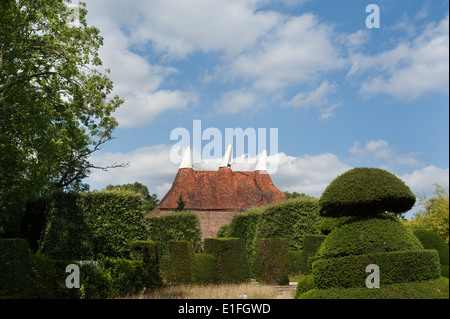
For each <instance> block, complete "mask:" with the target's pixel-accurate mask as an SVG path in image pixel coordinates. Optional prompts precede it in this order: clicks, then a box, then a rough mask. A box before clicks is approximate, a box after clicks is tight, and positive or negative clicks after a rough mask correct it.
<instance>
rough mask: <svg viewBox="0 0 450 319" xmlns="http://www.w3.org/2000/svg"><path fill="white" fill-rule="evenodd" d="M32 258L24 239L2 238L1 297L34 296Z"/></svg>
mask: <svg viewBox="0 0 450 319" xmlns="http://www.w3.org/2000/svg"><path fill="white" fill-rule="evenodd" d="M33 288H34V287H33V277H32V259H31V256H30V252H29V248H28V245H27V242H26V241H25V240H24V239H18V238H17V239H16V238H7V239H0V299H4V298H13V299H16V298H32V297H33V294H34V291H33Z"/></svg>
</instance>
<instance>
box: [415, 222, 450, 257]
mask: <svg viewBox="0 0 450 319" xmlns="http://www.w3.org/2000/svg"><path fill="white" fill-rule="evenodd" d="M414 235H415V236H416V237H417V238H418V239H419V240H420V242H421V243H422V245H423V248H425V249H436V250H437V251H438V254H439V261H440V263H441V265H448V260H449V249H448V245H447V242H446V241H445V239H444V238H442V237H441V236H439V234H438V233H436V232H434V231H432V230H423V229H418V230H416V231H414Z"/></svg>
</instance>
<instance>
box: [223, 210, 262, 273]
mask: <svg viewBox="0 0 450 319" xmlns="http://www.w3.org/2000/svg"><path fill="white" fill-rule="evenodd" d="M263 211H264V209H263V208H254V209H250V210H247V211H245V212H244V213H236V214H234V215H233V218H232V219H231V222H230V224H228V225H229V226H228V230H227V231H226V232H225V233H224V234H223V235H222V237H229V238H242V240H243V241H244V245H245V251H246V254H247V258H248V261H249V263H250V264H252V263H253V258H254V256H255V250H256V241H255V235H256V226H257V225H258V222H259V219H260V216H261V213H262V212H263ZM218 237H219V236H218Z"/></svg>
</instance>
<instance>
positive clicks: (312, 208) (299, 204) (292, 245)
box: [254, 197, 321, 251]
mask: <svg viewBox="0 0 450 319" xmlns="http://www.w3.org/2000/svg"><path fill="white" fill-rule="evenodd" d="M320 220H321V217H320V216H319V206H318V200H317V198H314V197H296V198H292V199H286V200H283V201H279V202H276V203H273V204H270V205H267V206H265V207H264V210H263V212H262V213H261V215H260V218H259V222H258V224H257V227H256V234H255V238H254V242H255V246H256V243H257V242H258V240H259V239H261V238H286V241H287V247H288V250H294V251H295V250H301V249H303V236H304V235H305V234H319V233H320V229H319V225H320Z"/></svg>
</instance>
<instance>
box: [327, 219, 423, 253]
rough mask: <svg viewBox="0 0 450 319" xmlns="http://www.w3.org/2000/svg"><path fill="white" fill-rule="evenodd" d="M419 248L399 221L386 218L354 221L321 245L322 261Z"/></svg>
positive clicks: (420, 245)
mask: <svg viewBox="0 0 450 319" xmlns="http://www.w3.org/2000/svg"><path fill="white" fill-rule="evenodd" d="M421 248H423V246H422V244H421V243H420V241H419V240H418V239H417V237H416V236H414V234H413V233H412V232H410V231H409V230H408V229H407V228H406V227H405V226H404V225H403V224H402V223H401V222H399V221H398V220H395V219H393V218H390V217H387V216H385V215H384V216H380V217H379V218H355V219H353V220H351V222H350V221H348V222H346V223H343V224H341V225H340V226H338V227H336V228H335V229H334V230H333V231H332V232H331V233H330V234H329V235H328V236H327V238H326V239H325V241H324V242H323V244H322V245H321V247H320V249H319V252H318V255H319V256H321V257H322V258H329V257H342V256H347V255H362V254H369V253H375V252H388V251H396V250H409V249H413V250H415V249H421Z"/></svg>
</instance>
